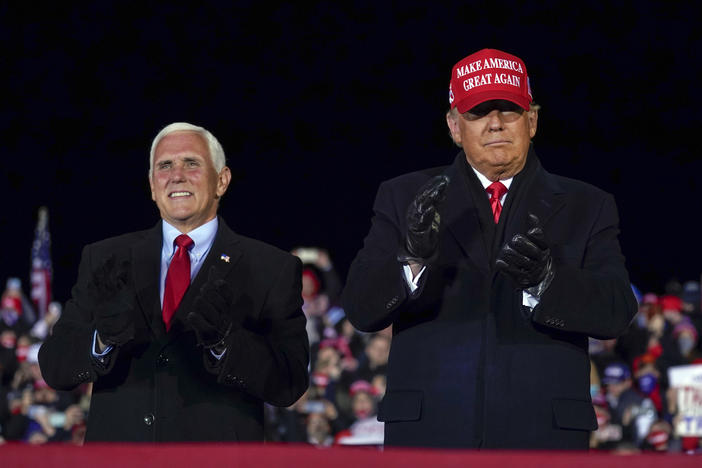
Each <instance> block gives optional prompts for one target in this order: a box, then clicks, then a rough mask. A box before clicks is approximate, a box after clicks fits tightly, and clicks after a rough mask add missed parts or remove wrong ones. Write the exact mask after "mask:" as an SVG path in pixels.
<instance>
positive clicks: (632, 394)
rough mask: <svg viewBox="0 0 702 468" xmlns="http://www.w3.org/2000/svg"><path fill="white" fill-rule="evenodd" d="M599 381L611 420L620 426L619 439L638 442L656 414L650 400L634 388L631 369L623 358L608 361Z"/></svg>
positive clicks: (636, 443) (645, 433) (640, 441)
mask: <svg viewBox="0 0 702 468" xmlns="http://www.w3.org/2000/svg"><path fill="white" fill-rule="evenodd" d="M602 383H603V384H604V385H605V397H606V400H607V404H608V406H609V411H610V414H611V423H613V424H619V425H621V427H622V442H623V443H626V442H629V443H633V444H635V445H637V446H640V445H641V444H642V442H643V440H644V438H645V437H646V435H647V434H648V432H649V430H650V428H651V425H652V424H653V422H654V421H655V420H656V419H657V418H658V415H657V413H656V409H655V407H654V406H653V402H652V401H651V400H650V399H649V398H646V397H644V396H643V395H642V394H641V393H639V392H638V391H637V390H636V389H635V388H634V385H633V381H632V378H631V370H630V369H629V366H627V365H626V364H625V363H623V362H615V363H612V364H610V365H608V366H607V367H606V368H605V370H604V373H603V377H602Z"/></svg>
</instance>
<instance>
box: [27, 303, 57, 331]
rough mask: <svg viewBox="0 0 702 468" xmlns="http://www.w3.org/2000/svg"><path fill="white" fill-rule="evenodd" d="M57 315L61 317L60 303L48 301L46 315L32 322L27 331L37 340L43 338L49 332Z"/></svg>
mask: <svg viewBox="0 0 702 468" xmlns="http://www.w3.org/2000/svg"><path fill="white" fill-rule="evenodd" d="M59 317H61V304H60V303H58V302H51V303H49V307H48V310H47V312H46V315H44V317H42V318H41V319H39V320H37V321H36V322H35V323H34V325H33V326H32V329H31V331H30V332H29V333H30V335H32V336H33V337H34V338H36V339H38V340H43V339H44V338H46V337H47V336H48V335H49V333H51V329H52V328H53V326H54V324H55V323H56V321H57V320H58V319H59Z"/></svg>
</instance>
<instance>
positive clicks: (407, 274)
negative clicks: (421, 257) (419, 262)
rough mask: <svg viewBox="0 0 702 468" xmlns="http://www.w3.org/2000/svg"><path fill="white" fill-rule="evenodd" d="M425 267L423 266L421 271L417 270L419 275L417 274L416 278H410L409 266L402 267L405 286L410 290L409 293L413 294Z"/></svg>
mask: <svg viewBox="0 0 702 468" xmlns="http://www.w3.org/2000/svg"><path fill="white" fill-rule="evenodd" d="M426 269H427V267H426V266H423V267H422V269H421V270H419V273H417V276H415V277H414V278H412V269H411V268H410V266H409V265H402V270H403V271H404V273H405V281H407V286H409V288H410V292H414V291H415V290H416V289H417V288H418V287H419V286H418V283H419V278H420V277H421V276H422V273H424V270H426Z"/></svg>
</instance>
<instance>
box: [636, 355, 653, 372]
mask: <svg viewBox="0 0 702 468" xmlns="http://www.w3.org/2000/svg"><path fill="white" fill-rule="evenodd" d="M657 358H658V356H656V355H655V353H654V352H650V351H649V352H647V353H644V354H642V355H641V356H637V357H636V358H635V359H634V362H633V364H632V366H631V367H633V368H634V372H636V371H638V370H639V369H640V368H641V366H643V365H645V364H653V363H655V362H656V359H657Z"/></svg>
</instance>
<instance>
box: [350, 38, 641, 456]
mask: <svg viewBox="0 0 702 468" xmlns="http://www.w3.org/2000/svg"><path fill="white" fill-rule="evenodd" d="M449 103H450V110H449V112H448V113H447V116H446V121H447V124H448V127H449V131H450V134H451V137H452V138H453V140H454V142H455V143H456V144H457V145H458V146H459V147H460V148H461V149H462V151H461V152H459V153H458V155H457V156H456V158H455V160H454V161H453V163H452V164H451V165H449V166H443V167H435V168H431V169H426V170H423V171H418V172H414V173H411V174H406V175H402V176H400V177H397V178H394V179H392V180H389V181H387V182H384V183H383V184H381V186H380V188H379V190H378V194H377V197H376V201H375V205H374V211H375V217H374V218H373V220H372V226H371V230H370V233H369V234H368V236H367V237H366V239H365V243H364V246H363V248H362V249H361V251H360V252H359V253H358V255H357V257H356V259H355V260H354V262H353V264H352V266H351V269H350V271H349V275H348V280H347V284H346V288H345V291H344V294H343V300H344V305H345V310H346V312H347V314H348V317H349V319H350V320H351V322H352V323H353V324H354V325H355V326H356V327H357V328H359V329H360V330H362V331H366V332H371V331H376V330H381V329H383V328H385V327H387V326H388V325H392V327H393V328H392V329H393V340H392V350H391V352H390V359H389V363H388V375H387V392H386V395H385V397H384V399H383V401H382V404H381V405H380V409H379V419H380V420H381V421H385V443H386V444H389V445H403V446H438V447H468V448H529V449H549V448H550V449H587V447H588V436H589V431H592V430H593V429H595V428H596V427H597V424H596V419H595V414H594V411H593V407H592V403H591V401H590V396H589V370H590V369H589V367H590V366H589V360H588V352H587V351H588V348H587V346H588V336H594V337H597V338H600V339H608V338H613V337H616V336H617V335H619V334H620V333H622V332H623V331H624V330H625V329H626V328H627V326H628V325H629V322H630V321H631V318H632V317H633V316H634V314H635V312H636V307H637V305H636V300H635V298H634V295H633V293H632V290H631V286H630V283H629V277H628V274H627V271H626V269H625V265H624V257H623V256H622V254H621V250H620V247H619V241H618V234H619V227H618V223H619V221H618V215H617V209H616V205H615V203H614V199H613V198H612V196H611V195H609V194H607V193H605V192H603V191H601V190H599V189H597V188H595V187H593V186H591V185H588V184H585V183H583V182H579V181H576V180H572V179H567V178H564V177H560V176H556V175H553V174H550V173H548V172H546V170H545V169H544V168H543V167H542V166H541V163H540V161H539V159H538V157H537V156H536V152H535V151H534V148H533V145H532V143H531V139H532V138H533V137H534V135H535V134H536V129H537V121H538V113H537V108H536V106H534V105H533V103H532V92H531V87H530V83H529V77H528V75H527V69H526V65H525V64H524V62H523V61H522V60H521V59H520V58H518V57H515V56H514V55H511V54H508V53H505V52H502V51H499V50H494V49H483V50H481V51H478V52H476V53H474V54H472V55H470V56H468V57H466V58H464V59H463V60H461V61H460V62H458V63H457V64H456V65H455V66H454V67H453V70H452V75H451V80H450V85H449Z"/></svg>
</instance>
